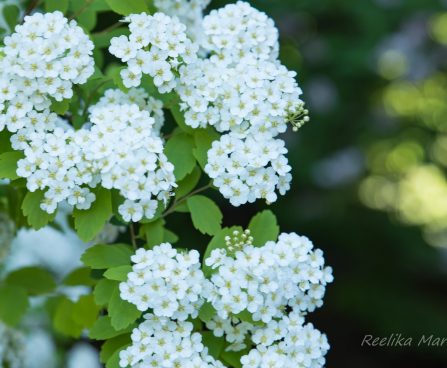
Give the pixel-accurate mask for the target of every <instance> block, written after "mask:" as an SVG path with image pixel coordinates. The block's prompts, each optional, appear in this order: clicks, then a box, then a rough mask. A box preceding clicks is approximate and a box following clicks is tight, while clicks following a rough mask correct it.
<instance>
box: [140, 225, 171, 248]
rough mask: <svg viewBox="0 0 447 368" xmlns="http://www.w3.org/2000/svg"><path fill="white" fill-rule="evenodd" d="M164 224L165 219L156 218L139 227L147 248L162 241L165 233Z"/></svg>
mask: <svg viewBox="0 0 447 368" xmlns="http://www.w3.org/2000/svg"><path fill="white" fill-rule="evenodd" d="M164 225H165V221H164V220H163V219H158V220H156V221H152V222H149V223H147V224H144V225H143V226H142V227H141V229H142V231H144V236H145V237H146V244H147V246H148V247H149V248H153V247H154V246H155V245H159V244H161V243H163V241H164V233H165V230H164Z"/></svg>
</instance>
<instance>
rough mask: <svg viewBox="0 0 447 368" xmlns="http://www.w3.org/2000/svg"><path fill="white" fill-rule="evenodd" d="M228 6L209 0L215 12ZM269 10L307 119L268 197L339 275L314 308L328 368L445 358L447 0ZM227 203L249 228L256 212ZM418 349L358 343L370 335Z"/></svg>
mask: <svg viewBox="0 0 447 368" xmlns="http://www.w3.org/2000/svg"><path fill="white" fill-rule="evenodd" d="M228 2H229V1H213V2H212V5H213V6H215V7H217V6H221V5H223V4H226V3H228ZM250 3H251V4H252V5H253V6H255V7H257V8H259V9H261V10H264V11H265V12H267V13H268V14H269V15H270V16H272V17H273V18H274V19H275V22H276V23H277V26H278V27H279V28H280V34H281V43H282V49H281V59H282V61H283V63H284V64H286V65H287V66H288V67H289V68H291V69H294V70H297V71H298V80H299V82H300V84H301V86H302V88H303V90H304V98H305V100H306V102H307V103H308V105H309V109H310V111H311V122H310V123H309V124H308V125H306V126H304V127H303V128H301V129H300V131H299V132H298V133H296V134H293V133H292V132H290V134H288V135H287V136H286V137H285V138H286V140H287V144H288V147H289V149H290V152H289V159H290V161H291V162H292V167H293V172H294V183H293V187H292V190H291V191H290V192H289V193H288V195H287V196H285V197H282V198H281V199H280V200H279V201H278V203H276V204H275V205H274V206H273V208H272V209H273V210H274V211H275V212H276V214H277V216H278V218H279V222H280V224H281V226H282V230H283V231H296V232H298V233H301V234H305V235H307V236H309V237H310V238H311V239H312V240H313V241H314V244H315V245H316V246H317V247H321V248H322V249H323V250H324V251H325V253H326V259H327V263H328V264H330V265H332V266H333V268H334V273H335V282H334V284H332V285H330V286H329V288H328V293H327V296H326V301H325V305H324V307H323V308H322V309H320V310H319V311H318V312H316V313H314V314H313V315H312V316H310V318H311V320H313V321H314V322H315V324H316V326H317V327H318V328H319V329H321V330H323V331H325V332H326V333H327V334H328V337H329V339H330V342H331V346H332V349H331V351H330V353H329V355H328V363H327V366H328V367H335V368H342V367H343V368H346V367H356V368H357V367H363V368H367V367H381V368H386V367H407V368H409V367H427V368H432V367H433V368H434V367H447V344H445V345H444V347H429V348H427V347H425V348H424V347H418V346H417V342H418V339H419V338H420V336H421V335H423V334H425V335H431V334H435V335H437V336H441V337H447V181H446V166H447V114H446V112H447V98H446V97H447V74H446V66H447V49H446V45H447V1H440V0H430V1H428V0H425V1H424V0H357V1H353V0H332V1H330V0H325V1H323V0H252V1H250ZM223 208H224V209H225V210H226V216H225V218H226V219H227V221H228V223H230V224H232V223H245V222H246V221H247V219H248V218H249V217H250V216H251V214H252V213H254V212H255V211H256V210H257V208H254V207H248V208H247V207H244V208H239V209H231V208H229V207H228V206H223ZM392 333H395V334H396V333H400V334H402V335H403V336H407V337H414V340H415V342H413V347H411V348H410V347H405V348H403V347H382V348H379V347H375V348H373V347H365V346H364V347H362V346H361V342H362V340H363V337H364V335H365V334H371V335H375V336H389V335H390V334H392Z"/></svg>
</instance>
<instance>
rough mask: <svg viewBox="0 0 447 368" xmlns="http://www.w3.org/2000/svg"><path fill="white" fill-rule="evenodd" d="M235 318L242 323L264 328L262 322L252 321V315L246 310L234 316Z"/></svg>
mask: <svg viewBox="0 0 447 368" xmlns="http://www.w3.org/2000/svg"><path fill="white" fill-rule="evenodd" d="M235 317H236V318H239V319H240V320H241V321H242V322H248V323H250V324H252V325H254V326H260V327H264V326H265V324H264V322H262V321H255V320H253V315H252V314H251V313H250V312H249V311H248V310H246V309H245V310H243V311H242V312H241V313H238V314H236V315H235Z"/></svg>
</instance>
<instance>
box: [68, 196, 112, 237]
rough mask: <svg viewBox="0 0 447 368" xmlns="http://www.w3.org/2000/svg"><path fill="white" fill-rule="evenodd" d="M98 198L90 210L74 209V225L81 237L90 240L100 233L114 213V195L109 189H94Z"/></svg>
mask: <svg viewBox="0 0 447 368" xmlns="http://www.w3.org/2000/svg"><path fill="white" fill-rule="evenodd" d="M93 193H94V194H95V195H96V200H95V201H94V202H93V203H92V206H91V208H90V209H89V210H78V209H75V210H74V211H73V217H74V220H75V221H74V226H75V229H76V231H77V233H78V235H79V237H80V238H81V239H82V240H83V241H85V242H88V241H90V240H92V239H93V238H94V237H95V236H96V235H98V234H99V233H100V232H101V230H102V229H103V228H104V225H105V224H106V222H107V221H108V220H109V219H110V217H111V215H112V195H111V193H110V191H109V190H107V189H104V188H97V189H96V190H93Z"/></svg>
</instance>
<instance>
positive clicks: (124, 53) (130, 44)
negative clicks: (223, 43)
mask: <svg viewBox="0 0 447 368" xmlns="http://www.w3.org/2000/svg"><path fill="white" fill-rule="evenodd" d="M126 21H128V22H129V29H130V36H129V37H127V36H119V37H114V38H112V40H111V43H110V47H109V51H110V53H111V54H112V55H115V56H116V57H117V58H119V59H121V61H123V62H125V63H127V65H128V68H127V69H123V70H122V71H121V77H122V78H123V83H124V85H125V86H126V87H128V88H130V87H137V86H139V85H140V83H141V78H142V76H143V74H148V75H150V76H151V77H152V78H154V84H155V86H156V87H158V90H159V91H160V92H161V93H166V92H170V91H171V90H172V89H173V88H174V87H175V86H176V84H177V82H176V78H175V75H174V73H176V72H177V71H178V68H179V66H180V65H184V64H188V63H191V62H193V61H194V60H195V56H196V53H197V49H198V47H197V46H194V45H193V43H192V41H191V40H189V39H188V38H187V36H186V33H185V31H186V27H185V26H184V25H183V24H182V23H180V21H179V20H178V18H171V17H169V16H167V15H165V14H163V13H155V14H154V15H147V14H144V13H143V14H132V15H129V16H128V17H126Z"/></svg>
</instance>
